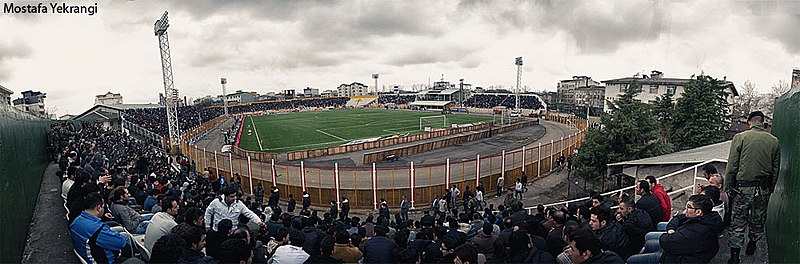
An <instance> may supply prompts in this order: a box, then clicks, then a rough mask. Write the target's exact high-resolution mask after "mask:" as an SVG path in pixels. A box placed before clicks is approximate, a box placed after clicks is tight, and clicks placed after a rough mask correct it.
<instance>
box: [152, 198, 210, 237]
mask: <svg viewBox="0 0 800 264" xmlns="http://www.w3.org/2000/svg"><path fill="white" fill-rule="evenodd" d="M203 214H204V213H203V210H202V209H200V208H197V207H189V209H186V211H184V212H183V222H181V223H180V224H178V225H176V226H175V227H173V228H172V230H171V231H170V232H172V233H173V234H176V235H179V236H181V235H183V233H186V232H189V231H190V230H192V229H200V230H203V231H205V228H204V227H205V225H204V224H203V222H204V221H203ZM153 218H154V219H155V216H153ZM151 225H152V223H151ZM145 244H146V243H145Z"/></svg>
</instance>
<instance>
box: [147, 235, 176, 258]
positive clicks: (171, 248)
mask: <svg viewBox="0 0 800 264" xmlns="http://www.w3.org/2000/svg"><path fill="white" fill-rule="evenodd" d="M184 245H185V241H184V240H183V238H181V237H179V236H177V235H174V234H168V235H166V236H162V237H161V238H159V239H158V241H156V243H155V244H153V251H152V253H151V254H150V263H178V260H179V259H180V257H181V255H182V254H183V247H184Z"/></svg>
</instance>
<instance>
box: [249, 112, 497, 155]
mask: <svg viewBox="0 0 800 264" xmlns="http://www.w3.org/2000/svg"><path fill="white" fill-rule="evenodd" d="M441 115H442V114H441V113H437V112H414V111H405V110H378V109H336V110H326V111H309V112H298V113H290V114H276V115H262V116H250V117H247V118H245V120H244V127H243V128H242V134H241V137H240V139H239V147H240V148H242V149H245V150H252V151H263V152H271V153H285V152H291V151H297V150H305V149H314V148H323V147H331V146H338V145H343V144H346V143H348V142H350V141H353V140H359V139H367V138H375V137H381V136H390V135H399V134H406V133H409V134H417V133H422V131H421V130H420V117H428V116H441ZM446 116H447V118H446V119H447V121H446V123H445V121H444V119H443V118H440V117H437V118H429V119H423V124H424V125H425V126H431V127H445V126H446V127H449V126H450V124H468V123H478V122H485V121H491V120H492V117H491V116H478V115H465V114H458V115H454V114H449V115H446ZM259 141H260V144H259Z"/></svg>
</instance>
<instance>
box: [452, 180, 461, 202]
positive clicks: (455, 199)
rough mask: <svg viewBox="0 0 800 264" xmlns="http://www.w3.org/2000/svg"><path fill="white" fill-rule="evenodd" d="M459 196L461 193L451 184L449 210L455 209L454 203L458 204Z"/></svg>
mask: <svg viewBox="0 0 800 264" xmlns="http://www.w3.org/2000/svg"><path fill="white" fill-rule="evenodd" d="M459 194H461V191H460V190H459V189H458V187H456V185H455V184H453V188H450V201H449V202H450V203H449V205H450V208H455V207H456V203H457V202H458V195H459Z"/></svg>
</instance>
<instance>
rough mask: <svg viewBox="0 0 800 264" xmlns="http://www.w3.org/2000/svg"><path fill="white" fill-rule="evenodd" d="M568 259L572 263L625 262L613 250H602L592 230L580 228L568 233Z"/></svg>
mask: <svg viewBox="0 0 800 264" xmlns="http://www.w3.org/2000/svg"><path fill="white" fill-rule="evenodd" d="M569 237H570V242H569V246H570V251H569V252H570V260H571V261H572V263H573V264H581V263H587V264H588V263H620V264H621V263H625V262H624V261H623V260H622V258H620V257H619V255H617V254H616V253H614V252H613V251H609V250H606V251H603V250H602V249H601V246H600V241H599V240H598V239H597V237H595V235H594V233H592V231H590V230H588V229H586V228H580V229H578V230H577V231H575V232H572V233H571V234H570V235H569Z"/></svg>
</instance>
